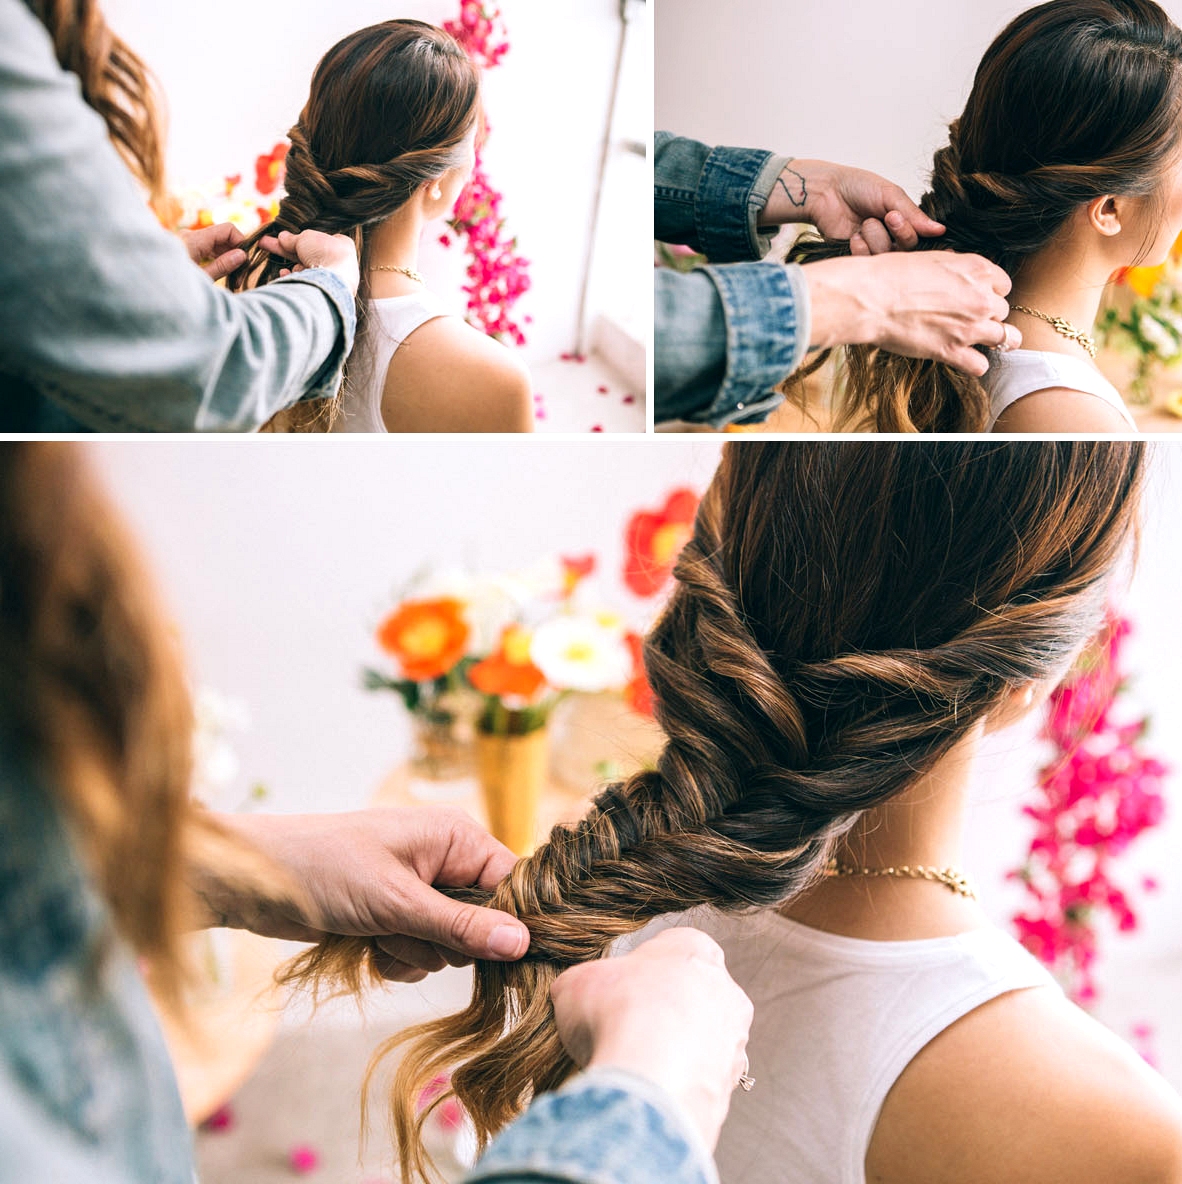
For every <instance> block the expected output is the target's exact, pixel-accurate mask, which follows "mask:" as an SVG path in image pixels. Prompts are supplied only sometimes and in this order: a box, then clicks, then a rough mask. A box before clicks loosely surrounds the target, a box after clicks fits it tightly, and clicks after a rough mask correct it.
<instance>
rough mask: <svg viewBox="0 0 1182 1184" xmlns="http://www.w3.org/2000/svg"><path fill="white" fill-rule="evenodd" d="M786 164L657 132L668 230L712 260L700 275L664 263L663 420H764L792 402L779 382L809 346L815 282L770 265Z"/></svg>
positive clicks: (659, 205) (659, 327) (659, 399)
mask: <svg viewBox="0 0 1182 1184" xmlns="http://www.w3.org/2000/svg"><path fill="white" fill-rule="evenodd" d="M786 163H787V160H786V158H785V157H782V156H776V155H774V154H773V153H771V152H762V151H756V150H754V149H749V148H710V147H708V146H707V145H705V144H699V143H698V142H697V141H695V140H687V139H683V138H680V137H677V136H673V135H671V134H670V133H669V132H658V133H657V135H656V144H655V153H654V168H655V175H654V190H653V203H654V224H655V233H656V236H657V238H658V239H659V240H661V241H662V242H668V243H679V244H681V245H684V246H688V247H692V248H693V249H694V250H695V251H698V252H700V253H701V254H703V255H705V256H706V257H707V259H709V261H710V262H709V264H708V265H707V266H705V267H700V268H697V269H696V270H694V271H692V272H690V273H689V274H688V275H683V274H681V273H679V272H674V271H670V270H668V269H665V268H659V269H658V270H657V274H656V327H655V352H654V359H653V370H654V376H655V387H656V392H655V395H656V398H655V403H654V407H655V414H656V419H657V422H658V423H659V422H661V421H663V420H673V419H682V420H686V421H688V422H691V423H705V424H709V425H710V426H711V427H714V428H721V427H725V426H726V425H727V424H728V423H736V422H737V423H759V422H762V421H763V420H765V419H766V418H767V416H768V414H769V413H770V412H771V411H772V410H773V409H774V408H776V407H778V406H779V405H780V404H781V403H782V402H783V401H784V400H783V396H782V395H778V394H775V393H773V390H772V388H773V387H775V386H776V384H777V383H779V382H780V381H781V380H782V379H784V378H785V377H786V376H787V375H788V374H790V373H791V372H792V371H793V370H795V369H796V367H797V366H799V365H800V364H801V362H802V361H803V360H804V356H805V353H806V351H807V350H808V343H809V306H808V288H807V287H806V285H805V280H804V274H803V272H802V271H801V269H800V268H799V267H796V266H795V265H793V266H788V267H785V266H783V265H782V264H779V263H770V262H769V263H763V262H759V260H760V259H761V258H762V256H763V255H765V254H766V253H767V250H768V248H769V246H770V244H771V236H770V235H766V234H761V233H760V232H759V228H758V224H757V220H758V217H759V214H760V212H761V211H762V210H763V208H764V206H766V205H767V200H768V197H769V196H770V194H771V191H772V186H773V185H774V184H775V183H776V178H777V177H778V176H779V175H780V173H781V172H782V171H783V168H784V166H785V164H786Z"/></svg>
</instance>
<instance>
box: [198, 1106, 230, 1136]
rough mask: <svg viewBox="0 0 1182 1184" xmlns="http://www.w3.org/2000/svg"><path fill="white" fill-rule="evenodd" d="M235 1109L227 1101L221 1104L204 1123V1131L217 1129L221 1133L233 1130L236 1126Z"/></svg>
mask: <svg viewBox="0 0 1182 1184" xmlns="http://www.w3.org/2000/svg"><path fill="white" fill-rule="evenodd" d="M234 1121H235V1120H234V1110H233V1107H231V1105H230V1104H229V1102H227V1103H226V1104H225V1105H224V1106H219V1107H218V1108H217V1109H216V1110H215V1111H214V1112H213V1113H212V1114H211V1115H210V1116H209V1117H208V1118H207V1119H206V1120H205V1121H204V1122H203V1123H202V1124H201V1129H202V1130H203V1131H216V1132H218V1133H219V1134H220V1133H221V1132H223V1131H228V1130H232V1129H233V1127H234Z"/></svg>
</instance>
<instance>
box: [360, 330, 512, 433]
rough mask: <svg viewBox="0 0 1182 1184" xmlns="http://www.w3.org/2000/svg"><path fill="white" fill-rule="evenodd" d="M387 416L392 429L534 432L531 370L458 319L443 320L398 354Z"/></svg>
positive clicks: (385, 398) (385, 399) (390, 374)
mask: <svg viewBox="0 0 1182 1184" xmlns="http://www.w3.org/2000/svg"><path fill="white" fill-rule="evenodd" d="M382 419H383V421H384V422H385V424H386V429H387V430H388V431H391V432H528V431H532V430H533V388H532V384H531V382H530V376H529V371H528V370H527V369H526V367H525V364H524V363H523V362H522V361H521V360H520V358H518V357H517V355H516V354H514V353H513V352H512V351H511V350H509V349H507V348H506V347H505V346H503V345H501V343H500V342H498V341H494V340H493V339H492V338H491V337H488V336H486V335H485V334H483V333H481V332H480V331H479V330H477V329H474V328H472V326H471V325H469V324H466V323H465V322H464V321H462V320H460V318H459V317H436V318H435V319H434V320H430V321H427V322H426V324H423V325H420V326H419V327H418V328H417V329H416V330H415V331H414V332H413V333H411V334H410V335H409V336H408V337H407V338H406V340H405V341H403V342H402V344H401V345H399V347H398V349H397V350H396V351H395V353H394V357H393V358H392V359H391V362H390V368H389V369H388V370H387V371H386V382H385V387H384V389H383V393H382Z"/></svg>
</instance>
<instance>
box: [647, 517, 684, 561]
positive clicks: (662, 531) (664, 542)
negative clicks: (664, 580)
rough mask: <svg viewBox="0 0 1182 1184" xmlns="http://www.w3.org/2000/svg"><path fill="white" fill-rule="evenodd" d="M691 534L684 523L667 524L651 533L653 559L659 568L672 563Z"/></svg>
mask: <svg viewBox="0 0 1182 1184" xmlns="http://www.w3.org/2000/svg"><path fill="white" fill-rule="evenodd" d="M692 533H693V531H692V530H691V528H690V526H689V525H688V524H687V523H685V522H667V523H666V524H665V525H664V526H660V527H658V528H657V529H656V531H655V532H654V533H653V559H655V560H656V562H657V564H658V565H659V566H661V567H666V566H667V565H668V564H670V563H672V562H673V560H674V559H675V558H676V556H677V552H678V551H680V550H681V548H682V547H684V546H685V545H686V543H688V542H689V540H690V535H691V534H692Z"/></svg>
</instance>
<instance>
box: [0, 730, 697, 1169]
mask: <svg viewBox="0 0 1182 1184" xmlns="http://www.w3.org/2000/svg"><path fill="white" fill-rule="evenodd" d="M469 1179H470V1181H471V1184H477V1182H480V1184H485V1182H492V1181H497V1182H498V1184H525V1182H526V1181H533V1182H534V1184H543V1182H545V1181H552V1182H562V1184H717V1175H716V1173H715V1170H714V1165H713V1161H712V1160H711V1158H710V1155H709V1153H708V1152H707V1150H706V1149H705V1147H704V1146H703V1145H702V1142H701V1139H700V1137H699V1136H698V1135H697V1133H696V1131H695V1130H694V1128H693V1127H692V1126H691V1125H690V1124H689V1123H688V1122H687V1121H686V1120H685V1118H684V1117H683V1116H682V1115H681V1113H680V1111H679V1109H678V1108H677V1106H676V1105H675V1104H674V1103H673V1102H672V1101H671V1100H670V1099H668V1098H667V1097H665V1095H664V1094H663V1093H662V1092H661V1091H660V1090H659V1089H658V1088H657V1087H656V1086H654V1085H651V1084H649V1083H647V1082H645V1081H644V1080H642V1079H641V1078H637V1077H632V1076H630V1075H628V1074H624V1073H612V1072H605V1071H597V1072H592V1073H587V1074H584V1075H582V1076H581V1077H579V1078H576V1079H575V1081H573V1082H572V1083H571V1084H569V1085H568V1086H567V1087H566V1088H564V1089H563V1090H562V1091H560V1092H559V1093H557V1094H547V1095H545V1096H544V1097H541V1098H539V1099H538V1100H537V1101H536V1102H535V1103H534V1104H533V1106H532V1107H531V1108H530V1109H529V1111H528V1112H527V1113H526V1114H525V1115H524V1116H523V1117H522V1118H521V1119H520V1120H519V1121H518V1122H517V1123H515V1124H514V1125H513V1126H511V1127H509V1128H507V1129H506V1130H505V1131H504V1132H502V1134H501V1135H500V1137H499V1138H498V1139H497V1140H496V1141H495V1142H494V1144H493V1146H492V1147H491V1148H490V1149H489V1151H488V1154H487V1155H486V1156H485V1157H484V1159H483V1160H482V1161H481V1163H480V1164H479V1165H478V1166H477V1168H476V1170H475V1171H474V1173H473V1174H472V1176H471V1177H470V1178H469ZM193 1180H194V1175H193V1155H192V1141H191V1137H190V1134H189V1130H188V1127H187V1126H186V1123H185V1116H184V1112H183V1110H182V1107H181V1099H180V1096H179V1093H178V1090H177V1085H176V1080H175V1077H174V1076H173V1072H172V1066H171V1063H170V1061H169V1056H168V1051H167V1048H166V1046H165V1044H164V1039H163V1036H162V1035H161V1032H160V1028H159V1025H158V1024H157V1022H156V1018H155V1015H154V1013H153V1011H152V1007H151V1004H150V1003H149V1000H148V997H147V993H146V992H145V990H144V987H143V984H142V982H141V980H140V977H139V974H138V973H137V970H136V967H135V965H134V962H133V961H132V959H131V957H130V956H129V954H128V953H127V951H126V949H125V948H124V947H123V946H122V944H121V943H120V942H119V941H118V940H117V939H116V938H115V937H114V935H113V931H112V928H111V922H110V918H109V915H108V913H107V910H106V908H105V906H104V904H103V902H102V901H101V899H100V898H99V896H98V894H97V893H96V892H95V890H94V888H93V887H92V886H91V885H90V884H89V882H88V881H87V878H86V876H85V875H84V873H83V872H82V871H81V869H80V864H79V862H78V858H77V853H76V849H75V847H74V844H73V843H72V841H71V836H70V835H69V833H68V832H67V829H66V827H65V826H63V824H62V821H61V818H60V815H59V813H58V810H57V808H56V804H55V802H54V801H53V795H52V792H51V791H50V790H49V788H48V787H47V786H46V785H45V784H44V782H43V781H42V780H41V779H40V778H38V777H37V776H36V775H35V774H34V772H33V771H32V770H31V769H30V768H29V766H28V764H27V763H26V762H25V761H24V760H23V759H22V758H21V757H20V756H19V755H18V748H17V746H16V745H15V744H14V743H13V742H11V741H10V740H7V739H6V738H5V737H4V735H3V733H2V732H0V1184H193Z"/></svg>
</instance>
